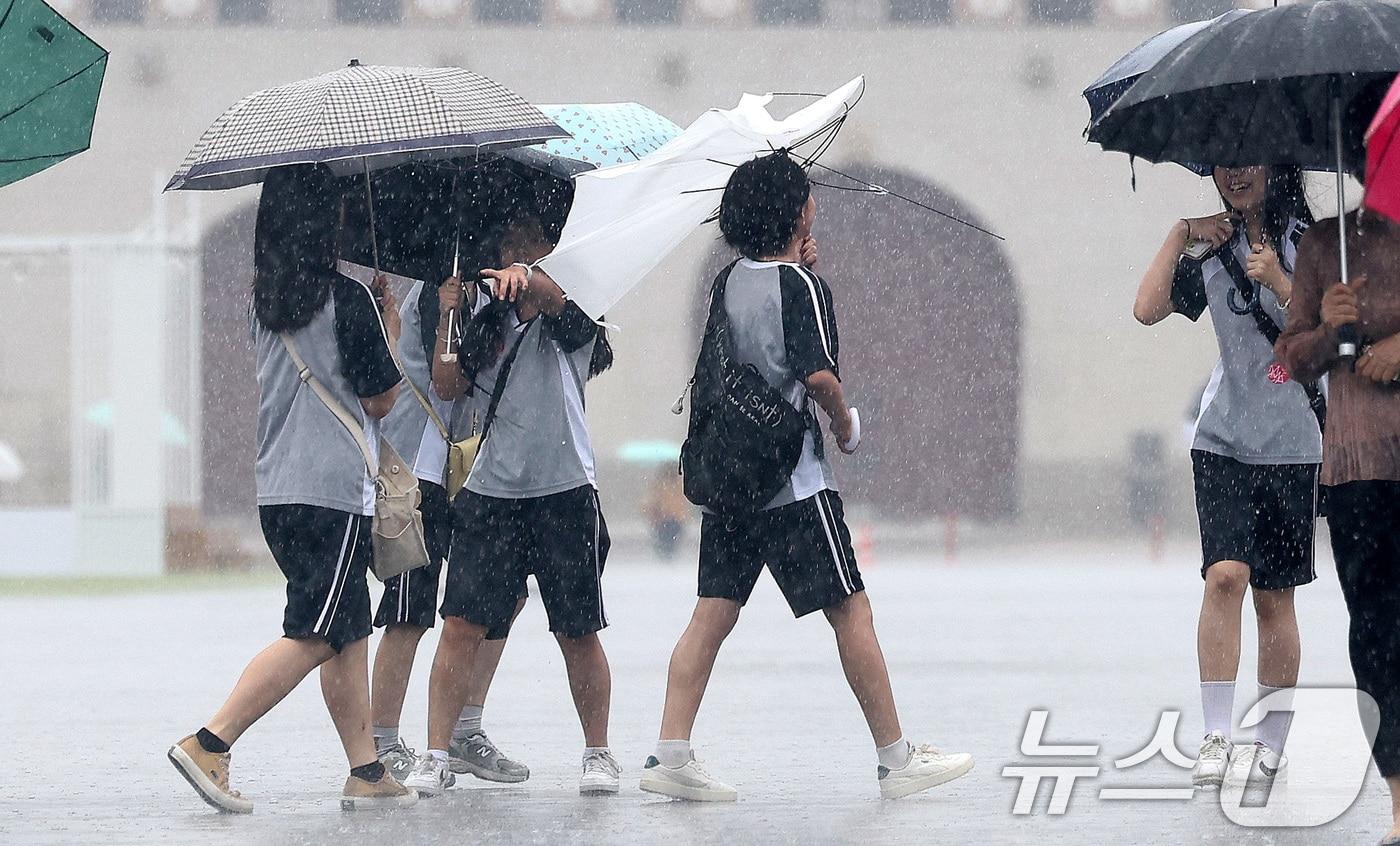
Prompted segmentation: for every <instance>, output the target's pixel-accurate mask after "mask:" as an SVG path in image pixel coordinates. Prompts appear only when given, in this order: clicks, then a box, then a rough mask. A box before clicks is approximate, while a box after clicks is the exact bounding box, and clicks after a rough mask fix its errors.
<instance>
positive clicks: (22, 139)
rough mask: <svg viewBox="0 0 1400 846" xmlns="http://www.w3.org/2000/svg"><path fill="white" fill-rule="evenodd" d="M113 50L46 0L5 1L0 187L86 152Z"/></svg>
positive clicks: (0, 22)
mask: <svg viewBox="0 0 1400 846" xmlns="http://www.w3.org/2000/svg"><path fill="white" fill-rule="evenodd" d="M106 70H107V51H106V50H103V49H102V48H101V47H100V46H98V45H97V44H96V43H95V42H93V40H92V39H90V38H88V37H87V36H86V35H84V34H83V33H82V32H81V31H79V30H78V28H77V27H75V26H73V25H72V24H70V23H69V22H68V21H67V20H65V19H64V17H63V16H62V15H60V14H59V13H58V12H55V11H54V10H53V9H51V8H50V7H49V6H48V4H47V3H43V2H41V0H0V186H3V185H9V184H10V183H11V182H18V181H19V180H21V179H23V178H25V177H26V176H33V175H34V174H36V173H38V172H39V171H41V170H43V169H44V168H47V167H51V166H53V165H56V164H58V163H59V162H61V161H63V160H64V159H66V158H68V157H69V156H75V155H77V154H78V153H81V152H82V151H84V150H86V149H87V148H88V144H89V143H90V142H91V139H92V121H93V116H94V115H95V114H96V112H97V95H98V92H99V91H101V89H102V76H103V74H104V72H105V71H106Z"/></svg>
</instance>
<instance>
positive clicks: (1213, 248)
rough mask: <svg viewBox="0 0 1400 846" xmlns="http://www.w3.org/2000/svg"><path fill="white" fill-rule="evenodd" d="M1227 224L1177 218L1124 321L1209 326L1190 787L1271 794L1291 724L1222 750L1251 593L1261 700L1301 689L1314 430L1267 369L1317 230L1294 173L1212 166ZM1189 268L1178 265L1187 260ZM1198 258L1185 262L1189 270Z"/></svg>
mask: <svg viewBox="0 0 1400 846" xmlns="http://www.w3.org/2000/svg"><path fill="white" fill-rule="evenodd" d="M1214 179H1215V185H1216V188H1217V189H1218V190H1219V192H1220V196H1221V199H1222V200H1223V201H1224V204H1225V211H1224V212H1222V213H1221V214H1217V215H1213V216H1210V217H1202V218H1194V219H1183V220H1179V221H1177V222H1176V223H1175V224H1173V225H1172V228H1171V230H1170V232H1169V233H1168V235H1167V239H1166V241H1165V242H1164V243H1163V245H1162V248H1161V249H1160V250H1159V251H1158V253H1157V256H1156V257H1155V258H1154V259H1153V261H1152V263H1151V265H1150V266H1149V267H1148V269H1147V272H1146V274H1145V275H1144V276H1143V279H1142V282H1141V285H1140V286H1139V289H1138V295H1137V301H1136V303H1135V304H1134V307H1133V314H1134V316H1135V317H1137V319H1138V320H1139V321H1141V322H1142V323H1144V324H1146V325H1149V326H1150V325H1152V324H1154V323H1157V322H1159V321H1161V320H1163V319H1165V318H1166V317H1168V316H1169V315H1171V314H1174V313H1175V314H1182V315H1184V316H1186V317H1187V318H1189V319H1191V320H1193V321H1194V320H1196V319H1198V318H1199V317H1200V316H1201V315H1202V314H1203V313H1205V311H1206V310H1207V309H1209V311H1210V313H1211V322H1212V323H1213V324H1214V327H1215V332H1216V338H1217V341H1218V343H1219V346H1220V362H1219V363H1218V364H1217V365H1216V368H1215V372H1214V373H1213V374H1212V376H1211V380H1210V383H1209V384H1208V385H1207V387H1206V389H1205V393H1204V395H1203V397H1202V401H1201V410H1200V413H1199V415H1198V416H1197V419H1196V423H1195V427H1194V435H1193V443H1192V450H1191V461H1192V468H1193V471H1194V475H1195V487H1196V509H1197V512H1198V515H1199V518H1200V533H1201V546H1202V569H1201V573H1202V576H1203V577H1204V579H1205V596H1204V599H1203V601H1202V604H1201V613H1200V622H1199V625H1198V631H1197V653H1198V658H1199V662H1200V679H1201V704H1202V708H1203V710H1204V712H1205V736H1204V739H1203V741H1202V743H1201V747H1200V753H1199V756H1198V758H1197V762H1196V766H1195V769H1194V771H1193V773H1192V782H1193V783H1194V784H1195V785H1196V786H1198V787H1219V786H1220V785H1221V784H1222V783H1223V781H1224V780H1225V779H1226V778H1227V777H1231V778H1232V779H1233V778H1238V779H1241V780H1243V782H1244V783H1246V784H1248V783H1249V782H1251V781H1255V780H1264V781H1268V780H1271V779H1272V778H1273V774H1276V773H1277V772H1278V770H1279V769H1281V768H1282V766H1283V763H1282V757H1281V756H1282V751H1283V746H1284V741H1285V738H1286V735H1287V731H1288V722H1289V715H1288V714H1287V713H1286V712H1280V711H1274V712H1272V713H1270V714H1269V715H1267V716H1266V717H1265V718H1264V720H1263V721H1262V722H1261V723H1260V724H1259V726H1258V729H1257V732H1256V737H1257V740H1256V742H1255V744H1253V745H1252V746H1248V747H1236V746H1234V745H1233V743H1232V741H1231V729H1232V728H1233V711H1234V700H1235V695H1234V694H1235V676H1236V674H1237V672H1238V669H1239V659H1240V611H1241V606H1242V604H1243V601H1244V596H1245V591H1246V588H1252V591H1253V597H1254V608H1255V614H1256V617H1257V619H1258V623H1259V674H1258V678H1259V695H1260V698H1261V699H1262V698H1263V697H1265V696H1267V695H1269V694H1272V693H1274V692H1276V691H1279V690H1284V689H1291V688H1292V687H1293V686H1294V685H1295V684H1296V682H1297V678H1298V662H1299V651H1300V648H1299V639H1298V623H1297V618H1296V617H1295V616H1294V609H1293V589H1294V588H1295V587H1297V586H1299V585H1304V584H1307V583H1309V582H1311V581H1313V579H1314V578H1315V574H1314V570H1313V530H1314V525H1315V522H1316V488H1317V465H1318V464H1319V463H1320V462H1321V460H1322V440H1321V434H1320V433H1319V429H1318V421H1317V418H1316V417H1315V416H1314V414H1313V411H1312V409H1311V407H1310V403H1309V396H1308V393H1307V392H1306V391H1305V390H1304V388H1303V387H1302V386H1301V385H1299V384H1298V383H1297V382H1293V381H1290V379H1289V377H1288V374H1287V373H1286V372H1284V371H1283V369H1282V368H1281V367H1280V366H1279V364H1278V363H1277V361H1276V360H1275V359H1274V353H1273V344H1274V341H1275V340H1276V339H1277V337H1278V332H1279V327H1281V326H1282V325H1283V323H1284V320H1285V316H1286V307H1287V305H1288V303H1289V300H1290V299H1291V297H1292V289H1293V284H1292V281H1291V271H1292V269H1293V267H1294V264H1295V261H1296V251H1297V245H1298V241H1299V239H1300V238H1301V236H1302V233H1303V232H1304V230H1306V228H1307V225H1308V224H1309V223H1310V222H1311V220H1312V215H1311V213H1310V211H1309V210H1308V206H1307V202H1306V200H1305V198H1304V196H1303V180H1302V174H1301V172H1300V171H1299V170H1298V169H1296V168H1265V167H1230V168H1225V167H1217V168H1215V169H1214ZM1188 252H1189V253H1190V254H1191V255H1186V254H1187V253H1188ZM1193 256H1194V257H1193Z"/></svg>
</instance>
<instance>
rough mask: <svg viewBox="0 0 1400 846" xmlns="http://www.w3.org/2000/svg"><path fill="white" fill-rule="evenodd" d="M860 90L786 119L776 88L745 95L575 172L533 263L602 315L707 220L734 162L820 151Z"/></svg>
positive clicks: (851, 88)
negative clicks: (776, 112)
mask: <svg viewBox="0 0 1400 846" xmlns="http://www.w3.org/2000/svg"><path fill="white" fill-rule="evenodd" d="M864 91H865V79H864V77H857V78H855V79H853V80H851V81H850V82H848V83H846V84H845V85H844V86H842V87H841V88H838V89H837V90H836V91H833V92H832V93H830V94H828V95H826V96H825V97H822V98H821V99H819V100H817V101H816V102H814V103H812V104H811V105H809V106H807V107H805V108H803V109H801V110H799V111H797V112H796V113H794V114H793V115H791V116H790V117H788V118H786V119H784V120H778V119H777V118H774V117H773V116H772V115H771V114H769V112H768V105H769V103H771V102H772V100H773V95H771V94H770V95H767V96H756V95H752V94H746V95H744V97H743V98H742V99H741V100H740V101H739V105H738V106H736V107H735V108H733V109H728V110H722V109H711V110H710V111H708V112H706V113H705V114H703V115H701V116H700V117H699V118H698V119H697V120H696V121H695V122H694V123H692V124H691V125H690V127H689V128H688V129H686V130H685V132H683V133H681V134H680V136H679V137H677V138H675V139H674V140H672V141H671V142H670V143H668V144H666V145H665V146H663V147H662V148H660V149H659V150H656V151H655V152H653V153H652V154H651V155H649V156H646V157H645V158H643V159H642V160H641V161H637V162H632V163H631V164H622V165H615V166H613V167H606V168H602V169H600V170H593V171H589V172H587V173H581V174H579V175H578V176H577V177H575V179H574V199H573V205H572V206H571V207H570V209H569V216H568V218H567V220H566V222H565V223H564V231H563V234H562V236H561V237H560V240H559V244H558V246H557V247H555V249H554V251H553V252H552V253H550V254H549V255H548V256H546V257H545V258H544V259H542V260H541V261H540V266H541V267H543V268H544V269H545V271H546V272H548V273H549V275H550V277H551V278H553V279H554V280H555V281H556V282H557V283H558V284H559V286H560V287H562V288H563V289H564V290H565V291H566V292H567V293H568V294H569V297H570V299H572V300H573V301H574V302H576V303H578V305H579V307H580V308H582V309H583V310H584V312H586V313H587V314H588V315H589V316H590V317H593V318H594V319H598V318H601V317H602V316H603V314H604V313H605V312H606V311H607V310H608V309H609V308H611V307H612V306H613V305H615V304H616V303H617V301H618V300H620V299H621V298H622V297H623V296H624V295H625V294H626V293H627V292H628V291H630V290H632V288H633V287H635V286H636V285H637V283H638V282H640V281H641V280H642V278H643V277H645V276H646V275H647V274H648V273H650V272H651V271H652V270H653V269H654V268H655V267H656V266H657V265H658V264H660V263H661V262H662V261H663V260H664V259H665V258H666V256H668V255H670V254H671V252H672V251H673V250H675V249H676V248H677V247H678V246H680V244H681V242H682V241H684V240H685V238H686V236H688V235H689V234H690V233H692V232H694V231H695V230H696V228H698V227H699V226H701V225H702V224H704V223H705V221H706V220H707V219H709V218H710V216H711V215H712V214H713V213H714V210H715V207H716V206H717V205H718V204H719V198H720V193H719V192H720V191H722V190H724V186H725V184H726V183H727V182H728V181H729V176H730V174H731V173H733V172H734V168H735V167H737V166H738V165H740V164H743V163H744V162H746V161H749V160H751V159H753V158H756V157H758V156H761V155H765V154H767V153H770V152H772V151H773V150H774V149H778V148H784V147H786V148H788V149H793V150H795V151H797V152H798V153H802V152H810V153H813V154H815V153H817V152H819V151H820V149H821V148H822V146H823V144H824V142H826V141H829V140H830V138H831V137H832V135H833V134H834V133H835V132H836V131H837V130H838V129H839V128H840V126H841V124H842V122H843V121H844V120H845V118H846V116H847V115H848V114H849V112H850V110H851V109H852V108H853V107H854V106H855V104H856V103H857V102H858V101H859V100H860V97H861V94H862V93H863V92H864Z"/></svg>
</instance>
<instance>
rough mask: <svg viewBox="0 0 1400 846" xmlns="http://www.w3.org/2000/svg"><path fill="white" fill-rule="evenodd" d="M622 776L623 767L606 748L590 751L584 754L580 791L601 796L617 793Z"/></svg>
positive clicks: (584, 793)
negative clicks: (599, 750)
mask: <svg viewBox="0 0 1400 846" xmlns="http://www.w3.org/2000/svg"><path fill="white" fill-rule="evenodd" d="M621 778H622V767H621V766H619V765H618V763H617V759H616V758H614V757H613V756H612V753H611V752H609V751H607V750H606V749H605V750H603V751H601V752H589V753H587V754H585V755H584V756H583V776H582V777H581V778H579V781H578V792H579V793H580V794H582V795H584V796H601V795H607V794H612V793H616V792H617V789H618V783H619V782H620V781H621Z"/></svg>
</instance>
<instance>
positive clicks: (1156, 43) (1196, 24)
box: [1084, 9, 1250, 124]
mask: <svg viewBox="0 0 1400 846" xmlns="http://www.w3.org/2000/svg"><path fill="white" fill-rule="evenodd" d="M1249 12H1250V10H1249V9H1231V10H1230V11H1228V12H1226V13H1225V14H1223V15H1219V16H1217V17H1214V18H1211V19H1210V20H1205V21H1192V22H1191V23H1187V24H1182V25H1181V26H1174V27H1172V28H1171V29H1168V30H1165V31H1163V32H1159V33H1157V34H1156V35H1154V36H1152V37H1151V38H1149V39H1147V40H1146V41H1144V42H1142V43H1141V44H1139V45H1138V46H1136V47H1134V48H1133V49H1132V50H1130V51H1128V52H1127V53H1126V54H1125V55H1124V56H1123V58H1121V59H1119V60H1118V61H1116V62H1114V63H1113V64H1112V65H1110V66H1109V68H1108V70H1106V71H1104V72H1103V74H1102V75H1101V76H1100V77H1099V78H1098V79H1096V80H1094V81H1093V82H1091V83H1090V84H1089V87H1088V88H1085V89H1084V99H1085V100H1087V101H1089V122H1090V123H1091V124H1092V123H1093V122H1094V121H1096V120H1098V119H1099V118H1100V117H1102V116H1103V113H1104V112H1106V111H1108V107H1109V106H1111V105H1113V103H1114V101H1116V100H1117V99H1118V98H1119V97H1122V96H1123V94H1124V93H1125V92H1126V91H1127V90H1128V89H1129V88H1131V87H1132V86H1133V83H1134V82H1137V81H1138V78H1139V77H1141V76H1142V75H1143V74H1144V73H1147V72H1148V71H1150V70H1152V69H1153V68H1154V67H1156V66H1157V63H1158V62H1160V61H1162V59H1163V58H1165V57H1166V56H1167V54H1168V53H1170V52H1171V51H1173V50H1175V49H1176V48H1177V47H1179V46H1181V44H1182V42H1184V41H1185V40H1186V39H1188V38H1190V37H1191V36H1193V35H1195V34H1196V33H1198V32H1201V31H1202V30H1204V29H1206V28H1207V27H1210V26H1214V25H1215V24H1218V23H1226V22H1229V21H1232V20H1234V19H1235V18H1238V17H1240V16H1242V15H1247V14H1249Z"/></svg>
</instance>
